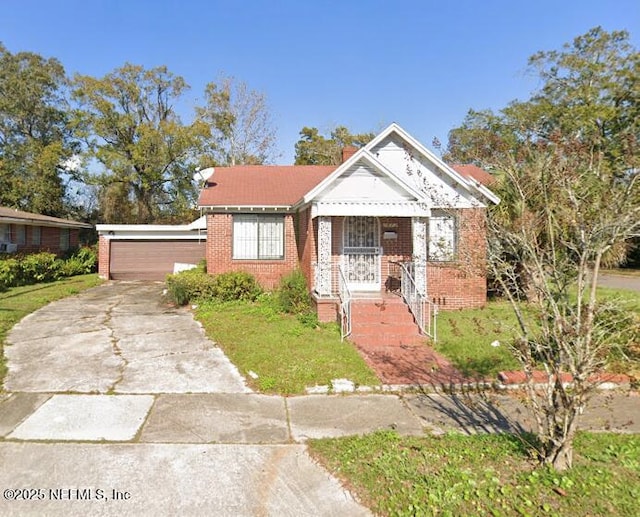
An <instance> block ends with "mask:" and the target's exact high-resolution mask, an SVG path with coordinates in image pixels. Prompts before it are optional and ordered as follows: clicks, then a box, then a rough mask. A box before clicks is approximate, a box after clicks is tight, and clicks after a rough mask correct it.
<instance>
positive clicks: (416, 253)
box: [411, 217, 428, 294]
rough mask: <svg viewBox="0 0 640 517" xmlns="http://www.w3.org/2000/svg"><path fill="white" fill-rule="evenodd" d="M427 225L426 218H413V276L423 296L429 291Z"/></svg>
mask: <svg viewBox="0 0 640 517" xmlns="http://www.w3.org/2000/svg"><path fill="white" fill-rule="evenodd" d="M427 224H428V219H427V218H426V217H412V218H411V234H412V236H413V264H414V270H413V275H414V279H415V281H416V289H417V290H418V291H419V292H420V293H421V294H426V291H427Z"/></svg>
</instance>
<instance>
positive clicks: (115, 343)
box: [104, 302, 129, 393]
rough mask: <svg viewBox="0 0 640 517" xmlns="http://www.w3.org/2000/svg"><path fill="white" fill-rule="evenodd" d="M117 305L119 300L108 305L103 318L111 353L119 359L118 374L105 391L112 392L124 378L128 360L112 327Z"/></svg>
mask: <svg viewBox="0 0 640 517" xmlns="http://www.w3.org/2000/svg"><path fill="white" fill-rule="evenodd" d="M118 305H119V302H115V303H114V304H113V305H110V306H109V308H108V309H107V311H106V316H107V317H106V318H105V320H104V326H105V327H106V328H107V330H108V331H109V340H110V342H111V348H112V349H113V355H115V356H116V357H117V358H118V359H120V366H119V372H118V376H117V377H116V379H115V381H114V382H113V384H112V385H111V386H110V387H109V389H108V390H107V393H114V392H115V390H116V387H117V386H118V384H120V383H121V382H122V381H123V380H124V371H125V369H126V368H127V366H128V365H129V361H127V359H126V357H124V355H123V354H122V349H121V348H120V339H119V338H118V336H117V335H116V332H115V330H114V329H113V311H114V309H115V308H116V307H117V306H118Z"/></svg>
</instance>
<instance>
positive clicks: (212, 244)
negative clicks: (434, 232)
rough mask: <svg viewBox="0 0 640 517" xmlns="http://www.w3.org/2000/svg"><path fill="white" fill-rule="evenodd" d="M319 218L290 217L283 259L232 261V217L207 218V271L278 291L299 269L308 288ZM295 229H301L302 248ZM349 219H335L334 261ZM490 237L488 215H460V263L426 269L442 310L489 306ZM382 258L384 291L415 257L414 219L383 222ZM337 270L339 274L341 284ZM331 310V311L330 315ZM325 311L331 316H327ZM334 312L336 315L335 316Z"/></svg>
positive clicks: (473, 212) (471, 212)
mask: <svg viewBox="0 0 640 517" xmlns="http://www.w3.org/2000/svg"><path fill="white" fill-rule="evenodd" d="M317 221H318V220H317V218H316V219H311V211H310V209H307V210H305V211H303V212H301V213H300V214H298V215H297V216H296V218H295V222H294V217H293V216H291V215H288V214H287V215H286V216H285V258H284V260H264V261H258V260H233V259H232V237H233V225H232V215H231V214H210V215H208V216H207V267H208V270H209V272H210V273H212V274H219V273H224V272H226V271H246V272H248V273H251V274H252V275H254V276H255V277H256V279H257V280H258V282H259V283H260V284H261V285H262V286H263V287H264V288H266V289H273V288H274V287H277V285H278V283H279V281H280V278H281V277H282V276H283V275H285V274H286V273H288V272H290V271H292V270H293V269H295V268H296V267H298V266H299V267H300V268H301V269H302V272H303V273H304V275H305V277H306V278H307V281H308V284H309V285H310V286H312V285H313V266H312V264H313V263H314V262H316V261H317V231H318V224H317ZM294 224H295V226H297V230H298V232H297V233H298V246H296V238H295V237H296V235H295V231H294ZM343 226H344V217H333V218H332V228H331V235H332V249H331V254H332V261H333V264H334V265H337V264H339V263H340V261H341V253H342V232H343ZM385 230H386V231H394V232H396V234H397V238H396V239H384V232H385ZM485 239H486V237H485V225H484V210H483V209H476V210H463V211H460V212H459V213H458V260H457V261H456V262H430V263H428V265H427V294H428V296H429V299H431V300H432V301H434V302H435V303H437V304H438V305H439V306H440V308H441V309H442V310H452V309H459V308H464V307H479V306H482V305H484V304H485V303H486V240H485ZM380 244H381V246H382V248H383V256H382V263H381V269H382V284H383V285H382V288H383V289H384V287H385V283H386V281H387V279H388V278H389V276H390V275H391V274H392V271H391V270H390V266H389V263H390V262H392V261H399V262H404V261H409V260H411V259H412V255H413V237H412V233H411V218H409V217H382V218H380ZM336 275H337V271H336V272H335V274H334V277H335V280H336V281H337V276H336ZM325 309H326V310H325ZM318 310H321V311H322V312H323V317H326V318H329V319H331V320H332V321H333V320H334V316H333V312H332V311H334V310H335V309H329V308H325V307H324V306H322V307H320V306H318ZM324 312H326V314H324ZM330 313H331V314H330Z"/></svg>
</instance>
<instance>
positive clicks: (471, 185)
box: [361, 122, 500, 205]
mask: <svg viewBox="0 0 640 517" xmlns="http://www.w3.org/2000/svg"><path fill="white" fill-rule="evenodd" d="M394 133H395V134H396V135H398V136H399V137H400V138H401V139H402V140H404V141H405V142H407V143H408V144H409V145H410V146H411V147H413V148H414V149H415V150H416V151H418V152H419V153H420V154H421V155H422V156H423V157H424V158H426V159H427V160H428V161H430V162H431V163H432V164H433V165H435V166H436V167H437V168H439V169H440V170H442V171H443V172H444V174H446V175H447V176H448V177H449V178H450V179H451V180H452V181H454V182H455V183H456V184H458V185H460V186H461V187H462V188H463V189H465V190H466V191H467V192H469V193H470V194H471V195H473V196H475V197H481V198H484V199H486V200H488V201H490V202H491V203H493V204H496V205H497V204H498V203H499V202H500V198H499V197H498V196H496V195H495V194H494V193H493V192H491V191H490V190H489V189H488V188H486V187H485V186H484V185H482V184H480V183H479V182H477V181H475V180H473V179H471V178H470V179H467V178H465V177H464V176H463V175H462V174H460V173H458V172H456V171H455V170H454V169H452V168H451V167H450V166H449V165H447V164H446V163H445V162H443V161H442V160H441V159H440V158H438V157H437V156H436V155H435V154H433V153H432V152H431V151H429V149H427V148H426V147H425V146H424V145H422V144H421V143H420V142H418V140H416V139H415V138H413V137H412V136H411V135H410V134H409V133H407V132H406V131H405V130H404V129H402V128H401V127H400V126H399V125H398V124H396V123H395V122H394V123H392V124H390V125H389V126H388V127H387V128H386V129H384V130H383V131H382V132H381V133H380V134H378V135H377V136H376V137H375V138H374V139H373V140H371V142H369V143H368V144H367V145H365V146H364V147H363V148H362V149H361V151H362V150H366V151H368V152H369V154H372V152H371V151H372V150H373V149H374V148H375V147H376V146H377V145H379V144H380V143H382V142H383V141H384V139H385V138H387V137H389V136H391V135H392V134H394Z"/></svg>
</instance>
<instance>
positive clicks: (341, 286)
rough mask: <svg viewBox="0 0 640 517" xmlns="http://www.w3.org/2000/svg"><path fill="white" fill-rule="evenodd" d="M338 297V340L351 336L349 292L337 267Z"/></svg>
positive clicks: (340, 268)
mask: <svg viewBox="0 0 640 517" xmlns="http://www.w3.org/2000/svg"><path fill="white" fill-rule="evenodd" d="M338 296H339V297H340V339H342V340H344V338H346V337H347V336H348V335H349V334H351V291H350V290H349V286H348V285H347V279H346V277H345V275H344V271H343V269H342V266H340V265H338Z"/></svg>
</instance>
